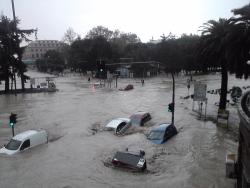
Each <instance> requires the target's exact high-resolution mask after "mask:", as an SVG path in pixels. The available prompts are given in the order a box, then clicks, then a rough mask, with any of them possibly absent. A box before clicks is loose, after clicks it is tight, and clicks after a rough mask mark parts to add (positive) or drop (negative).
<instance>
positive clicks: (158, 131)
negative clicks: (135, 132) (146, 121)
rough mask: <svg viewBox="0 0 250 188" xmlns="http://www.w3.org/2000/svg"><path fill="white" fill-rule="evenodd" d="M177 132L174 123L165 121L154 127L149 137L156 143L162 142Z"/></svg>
mask: <svg viewBox="0 0 250 188" xmlns="http://www.w3.org/2000/svg"><path fill="white" fill-rule="evenodd" d="M176 134H177V130H176V127H175V126H174V125H172V124H169V123H164V124H161V125H159V126H157V127H154V128H153V129H152V130H151V131H150V133H149V135H148V136H147V139H149V140H151V141H152V142H153V143H155V144H162V143H164V142H166V141H167V140H168V139H170V138H171V137H173V136H174V135H176Z"/></svg>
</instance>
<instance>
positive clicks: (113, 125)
mask: <svg viewBox="0 0 250 188" xmlns="http://www.w3.org/2000/svg"><path fill="white" fill-rule="evenodd" d="M105 127H106V128H107V129H108V130H114V131H115V134H122V133H124V132H125V131H126V130H127V129H128V128H129V127H130V119H128V118H117V119H113V120H111V121H110V122H109V123H108V124H107V125H106V126H105Z"/></svg>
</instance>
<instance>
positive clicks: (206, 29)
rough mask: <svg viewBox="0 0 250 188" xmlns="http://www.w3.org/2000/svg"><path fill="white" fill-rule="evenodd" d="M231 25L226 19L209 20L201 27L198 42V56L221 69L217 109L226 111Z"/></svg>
mask: <svg viewBox="0 0 250 188" xmlns="http://www.w3.org/2000/svg"><path fill="white" fill-rule="evenodd" d="M233 26H234V25H233V23H232V22H231V21H230V20H228V19H219V20H218V21H215V20H210V21H208V22H207V23H205V24H204V25H203V27H202V36H201V39H200V40H201V41H200V46H199V48H200V49H201V50H200V52H199V53H200V54H201V56H202V57H203V58H204V59H206V58H211V57H212V60H213V61H215V62H216V63H218V65H219V66H220V67H221V95H220V104H219V109H221V110H225V109H226V102H227V84H228V69H229V66H228V56H227V54H228V48H229V46H230V45H231V42H232V41H230V40H229V37H230V34H231V33H230V32H231V31H232V28H233Z"/></svg>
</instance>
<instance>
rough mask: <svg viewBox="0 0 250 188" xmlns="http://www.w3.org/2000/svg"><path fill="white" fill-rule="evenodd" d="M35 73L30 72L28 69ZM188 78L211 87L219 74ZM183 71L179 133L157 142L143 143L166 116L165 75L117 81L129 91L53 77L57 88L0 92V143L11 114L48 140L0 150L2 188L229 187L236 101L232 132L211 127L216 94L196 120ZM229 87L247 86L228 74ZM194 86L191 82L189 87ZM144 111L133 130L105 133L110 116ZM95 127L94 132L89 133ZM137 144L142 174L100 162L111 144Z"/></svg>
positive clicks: (22, 125) (8, 132) (179, 84)
mask: <svg viewBox="0 0 250 188" xmlns="http://www.w3.org/2000/svg"><path fill="white" fill-rule="evenodd" d="M33 74H34V75H36V73H33ZM193 79H196V80H200V81H203V82H204V83H207V84H208V89H217V88H219V85H220V76H219V75H218V74H216V75H207V76H194V77H193ZM186 80H187V77H178V78H176V112H175V124H176V127H177V129H178V130H179V133H178V135H177V136H175V137H173V138H172V139H171V140H169V141H168V142H166V143H165V144H163V145H155V144H153V143H151V142H150V141H148V140H147V139H146V137H145V134H146V133H147V132H148V131H149V130H150V127H152V126H155V125H157V124H159V123H163V122H171V113H170V112H168V103H170V102H171V94H172V93H171V91H172V88H171V86H172V82H171V77H165V76H162V77H158V78H152V79H146V80H145V84H144V86H141V83H140V79H138V80H136V79H119V80H118V87H122V86H125V85H126V84H127V83H130V84H133V85H134V89H133V90H131V91H119V90H118V89H115V88H111V89H110V88H94V87H93V83H94V82H96V81H97V80H96V81H95V80H91V82H90V83H89V82H88V81H87V78H83V77H79V76H74V77H59V78H58V79H57V87H58V89H59V91H58V92H56V93H35V94H18V95H17V96H14V95H8V96H4V95H2V96H0V106H1V109H0V120H1V122H0V144H1V145H3V144H4V143H6V142H7V141H8V140H9V139H10V137H11V130H10V128H9V127H8V126H7V124H8V117H9V113H10V112H14V113H16V114H18V123H17V125H16V132H17V133H18V132H22V131H24V130H27V129H34V128H35V129H36V128H44V129H46V130H48V132H49V135H50V136H49V138H50V142H49V143H48V144H46V145H43V146H40V147H37V148H33V149H31V150H27V151H26V152H23V153H20V154H17V155H15V156H11V157H9V156H0V165H1V170H0V187H1V188H7V187H8V188H17V187H18V188H21V187H24V188H28V187H32V188H36V187H41V188H49V187H51V188H52V187H53V188H54V187H56V188H57V187H58V188H70V187H72V188H75V187H102V188H103V187H148V188H151V187H175V188H179V187H181V188H191V187H196V188H204V187H209V188H224V187H225V188H229V187H233V185H234V181H233V180H229V179H226V177H225V156H226V153H230V152H236V151H237V124H238V122H239V119H238V116H237V113H236V108H235V106H229V109H230V112H231V115H230V130H225V129H222V128H217V127H216V125H215V123H214V122H213V121H212V119H215V114H216V111H217V108H218V107H217V106H215V105H214V103H215V102H217V101H218V100H219V95H208V111H207V114H208V117H209V118H208V119H209V120H208V121H202V120H199V118H198V117H199V115H198V114H197V113H196V112H193V111H192V100H191V99H181V97H183V96H186V95H187V92H188V91H187V86H186ZM229 81H230V84H229V85H230V86H232V85H242V86H244V85H246V84H247V82H246V81H244V80H237V79H235V78H233V77H232V76H230V78H229ZM192 90H193V85H192V84H191V89H190V93H192ZM137 111H148V112H150V113H151V115H152V117H153V119H152V120H151V121H150V122H149V123H148V124H147V125H146V126H145V127H144V128H142V129H141V130H139V131H138V132H135V133H134V134H130V135H126V136H123V137H117V136H115V135H113V133H112V132H107V131H103V127H104V125H105V124H106V123H108V121H109V120H111V119H112V118H116V117H129V116H130V115H131V114H132V113H133V112H137ZM93 130H94V131H93ZM125 148H129V150H137V149H143V150H144V151H145V152H146V160H147V166H148V172H146V173H142V174H140V173H129V172H124V171H121V170H117V169H113V168H109V167H106V166H104V162H106V161H107V160H109V159H110V158H111V157H112V156H113V154H114V153H115V152H116V151H117V150H125Z"/></svg>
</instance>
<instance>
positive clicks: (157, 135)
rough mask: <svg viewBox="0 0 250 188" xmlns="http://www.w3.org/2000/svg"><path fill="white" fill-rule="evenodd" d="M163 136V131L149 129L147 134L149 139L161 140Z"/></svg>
mask: <svg viewBox="0 0 250 188" xmlns="http://www.w3.org/2000/svg"><path fill="white" fill-rule="evenodd" d="M163 136H164V132H163V131H151V132H150V133H149V135H148V139H149V140H162V138H163Z"/></svg>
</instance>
